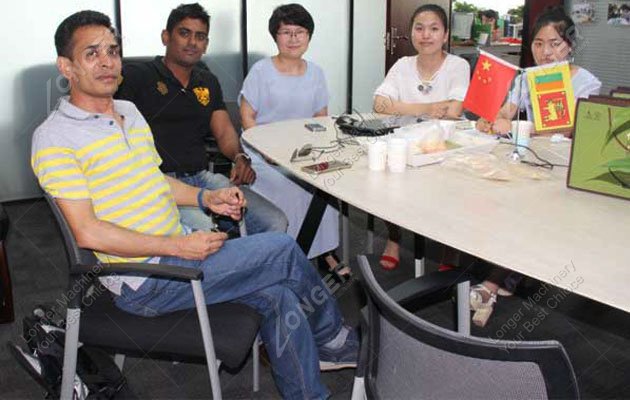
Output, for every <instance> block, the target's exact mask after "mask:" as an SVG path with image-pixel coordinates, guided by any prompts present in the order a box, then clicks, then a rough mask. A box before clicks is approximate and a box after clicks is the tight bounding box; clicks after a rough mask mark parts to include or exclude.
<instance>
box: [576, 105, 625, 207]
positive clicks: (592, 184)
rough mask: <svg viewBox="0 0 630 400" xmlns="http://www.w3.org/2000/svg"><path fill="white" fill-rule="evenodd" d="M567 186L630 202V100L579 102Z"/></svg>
mask: <svg viewBox="0 0 630 400" xmlns="http://www.w3.org/2000/svg"><path fill="white" fill-rule="evenodd" d="M567 186H568V187H570V188H573V189H580V190H586V191H589V192H594V193H601V194H605V195H609V196H615V197H620V198H623V199H627V200H630V99H621V98H612V97H605V96H592V97H590V98H588V99H580V100H579V102H578V105H577V109H576V118H575V125H574V131H573V147H572V150H571V162H570V166H569V174H568V176H567Z"/></svg>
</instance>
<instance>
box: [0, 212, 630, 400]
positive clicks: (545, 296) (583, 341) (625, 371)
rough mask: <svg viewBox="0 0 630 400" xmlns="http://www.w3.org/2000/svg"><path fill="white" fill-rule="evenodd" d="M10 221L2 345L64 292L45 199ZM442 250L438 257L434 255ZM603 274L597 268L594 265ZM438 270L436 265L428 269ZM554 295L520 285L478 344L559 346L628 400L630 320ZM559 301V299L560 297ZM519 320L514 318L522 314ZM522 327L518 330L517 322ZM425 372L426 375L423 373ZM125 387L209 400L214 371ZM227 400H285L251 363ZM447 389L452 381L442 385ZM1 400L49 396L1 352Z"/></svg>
mask: <svg viewBox="0 0 630 400" xmlns="http://www.w3.org/2000/svg"><path fill="white" fill-rule="evenodd" d="M5 207H6V209H7V212H8V214H9V217H10V221H11V230H10V233H9V237H8V239H7V247H8V249H7V253H8V257H9V264H10V267H11V275H12V280H13V294H14V302H15V311H16V322H14V323H12V324H3V325H0V342H1V343H3V344H4V343H6V342H7V341H9V340H13V341H18V338H19V336H20V335H21V329H22V328H21V319H22V318H23V317H24V316H25V315H28V313H30V311H31V310H32V309H33V307H34V306H35V305H36V304H40V303H55V301H56V300H57V299H59V298H60V296H62V294H63V292H64V289H65V285H66V278H65V277H66V272H65V268H66V262H65V256H64V253H63V248H62V243H61V239H60V237H59V236H58V235H57V230H56V227H55V225H54V221H53V218H52V214H51V213H50V211H49V210H48V207H47V206H46V204H45V202H44V201H43V200H33V201H23V202H15V203H10V204H6V205H5ZM350 214H351V227H350V229H351V232H352V234H351V235H350V238H351V239H350V250H351V254H353V255H355V254H357V253H361V252H364V249H365V245H366V239H365V235H364V233H363V232H364V230H365V226H366V218H367V217H366V215H365V214H364V213H362V212H360V211H358V210H355V209H352V208H351V212H350ZM375 231H376V232H375V236H376V237H375V249H377V251H378V250H380V249H382V246H383V244H384V237H385V228H384V225H383V224H382V223H381V222H379V221H377V223H376V229H375ZM412 239H413V238H412V236H411V235H410V234H408V233H405V234H404V236H403V248H404V249H403V253H402V264H401V267H400V268H398V269H397V270H395V271H383V270H382V269H381V268H378V267H376V268H374V271H375V275H376V276H377V279H378V280H379V282H380V283H381V284H382V285H383V287H385V288H387V287H391V286H393V285H395V284H397V283H399V282H402V281H404V280H405V279H409V278H411V277H412V274H413V271H412V268H411V267H410V266H411V265H412V261H413V260H412V259H413V257H412V252H411V248H412V242H413V240H412ZM436 249H437V250H436ZM436 254H439V248H438V247H437V246H435V245H431V246H429V257H432V258H434V259H438V258H439V256H435V255H436ZM593 267H596V266H593ZM434 268H435V264H434V263H432V262H429V267H428V269H429V270H431V269H434ZM335 295H336V297H337V298H338V301H339V304H340V306H341V309H342V312H343V314H344V316H345V317H346V319H347V321H348V322H349V323H351V324H356V323H357V321H358V314H359V309H360V307H361V306H362V305H363V299H362V295H361V290H360V288H359V287H358V284H355V285H352V286H350V287H349V288H347V289H345V290H340V291H338V292H336V293H335ZM562 295H563V293H561V292H560V291H559V290H558V289H556V288H553V287H551V288H548V287H545V286H541V285H540V283H538V282H536V281H533V280H529V279H528V280H526V281H525V282H523V283H522V284H521V286H520V287H519V290H518V291H517V293H516V295H515V296H513V297H510V298H500V300H499V302H498V304H497V306H496V309H495V312H494V315H493V316H492V319H491V320H490V322H489V323H488V325H487V326H486V327H485V328H483V329H480V328H476V327H474V328H473V331H472V334H473V335H475V336H482V337H491V338H505V339H521V340H523V339H525V340H542V339H557V340H559V341H560V342H561V343H562V344H563V345H564V346H565V348H566V350H567V352H568V354H569V357H570V358H571V360H572V362H573V365H574V368H575V370H576V374H577V376H578V382H579V386H580V391H581V395H582V398H587V399H591V398H607V399H621V398H630V315H629V314H627V313H624V312H621V311H618V310H615V309H612V308H610V307H607V306H604V305H601V304H598V303H595V302H592V301H589V300H587V299H583V298H581V297H579V296H574V295H568V296H562ZM554 296H556V297H554ZM521 314H522V316H521V317H518V318H517V317H515V316H516V315H521ZM419 315H420V316H421V317H423V318H425V319H427V320H429V321H431V322H433V323H436V324H438V325H441V326H445V327H449V328H451V329H452V327H453V319H452V316H453V313H452V304H451V302H450V301H446V302H443V303H439V304H436V305H433V306H430V307H428V308H426V309H424V310H422V311H421V312H419ZM516 319H518V321H516ZM418 368H423V366H418ZM124 373H125V376H126V377H127V380H128V385H127V388H126V389H125V391H124V393H122V395H121V396H120V397H121V398H139V399H149V398H151V399H154V398H160V399H180V398H210V397H211V395H210V388H209V383H208V379H207V372H206V369H205V367H204V366H203V365H195V364H184V363H176V364H174V363H171V362H166V361H155V360H148V359H140V358H128V359H127V361H126V364H125V371H124ZM322 379H323V381H324V383H325V384H326V385H327V386H328V387H329V388H330V390H331V392H332V393H333V398H334V399H348V398H350V394H351V389H352V379H353V371H351V370H346V371H339V372H329V373H324V374H323V375H322ZM221 383H222V386H223V393H224V398H226V399H248V398H253V399H272V398H278V397H279V396H278V392H277V390H276V388H275V386H274V384H273V380H272V378H271V373H270V370H269V368H268V367H267V366H263V368H262V369H261V390H260V392H258V393H255V394H254V393H252V391H251V384H252V365H251V360H250V361H248V363H247V364H246V365H245V366H244V367H243V368H242V370H240V371H239V372H238V373H236V374H234V375H231V374H229V373H226V372H223V373H222V374H221ZM444 384H448V382H444ZM0 388H1V389H0V398H6V399H31V398H42V397H43V394H42V390H41V389H40V388H39V387H38V386H37V385H36V384H35V382H34V381H33V380H31V378H30V377H29V376H28V375H27V374H26V373H25V372H24V371H22V370H21V369H20V368H19V367H18V366H17V364H16V363H15V361H14V360H13V359H12V358H11V356H10V354H9V353H8V351H7V350H6V347H5V346H2V347H0Z"/></svg>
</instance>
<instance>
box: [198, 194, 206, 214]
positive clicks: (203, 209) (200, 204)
mask: <svg viewBox="0 0 630 400" xmlns="http://www.w3.org/2000/svg"><path fill="white" fill-rule="evenodd" d="M205 191H206V189H201V190H199V193H197V205H198V206H199V209H200V210H201V211H203V212H206V210H207V209H208V207H206V206H204V205H203V192H205Z"/></svg>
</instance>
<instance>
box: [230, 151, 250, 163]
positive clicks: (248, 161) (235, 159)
mask: <svg viewBox="0 0 630 400" xmlns="http://www.w3.org/2000/svg"><path fill="white" fill-rule="evenodd" d="M239 157H243V158H244V159H245V161H246V162H247V163H248V164H251V163H252V158H251V157H250V156H249V155H248V154H247V153H243V152H241V153H236V155H235V156H234V163H236V162H237V161H238V159H239Z"/></svg>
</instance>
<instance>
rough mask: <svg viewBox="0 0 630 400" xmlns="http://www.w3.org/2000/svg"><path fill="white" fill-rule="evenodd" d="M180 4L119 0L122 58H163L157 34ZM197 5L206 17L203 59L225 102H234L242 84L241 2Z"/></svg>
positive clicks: (178, 1)
mask: <svg viewBox="0 0 630 400" xmlns="http://www.w3.org/2000/svg"><path fill="white" fill-rule="evenodd" d="M182 3H184V1H182V0H160V1H155V0H123V1H121V19H122V30H123V32H122V34H123V50H124V56H125V57H137V56H155V55H164V46H163V45H162V41H161V39H160V35H161V33H162V30H163V29H165V28H166V20H167V19H168V15H169V14H170V12H171V10H172V9H173V8H175V7H177V6H178V5H180V4H182ZM198 3H199V4H201V5H202V6H203V7H204V8H205V9H206V11H207V12H208V14H210V33H209V38H210V40H209V45H208V52H207V55H206V56H204V57H203V60H204V61H205V62H206V63H207V64H208V65H209V67H210V69H211V70H212V72H213V73H214V74H215V75H217V77H218V78H219V82H220V83H221V88H222V89H223V95H224V97H225V99H226V100H227V101H235V100H236V96H237V95H238V92H239V91H240V89H241V85H242V83H243V72H242V67H241V65H242V64H241V28H240V24H241V21H240V18H241V2H240V1H236V0H231V1H208V0H205V1H204V0H201V1H198ZM139 16H141V18H140V19H139Z"/></svg>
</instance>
